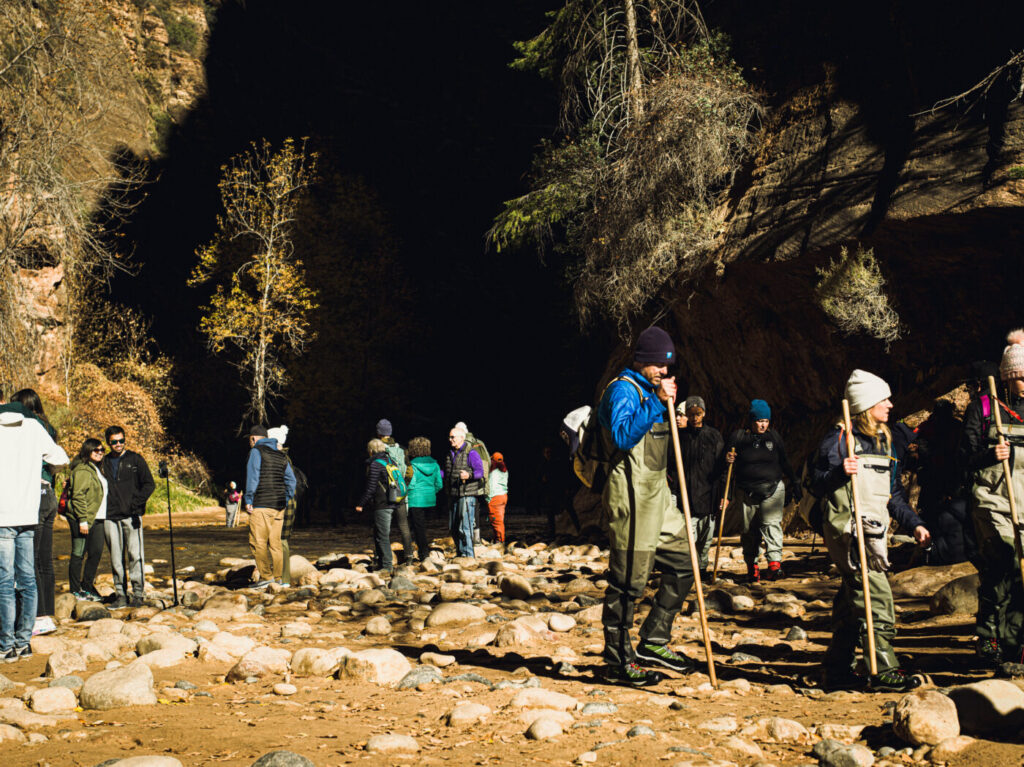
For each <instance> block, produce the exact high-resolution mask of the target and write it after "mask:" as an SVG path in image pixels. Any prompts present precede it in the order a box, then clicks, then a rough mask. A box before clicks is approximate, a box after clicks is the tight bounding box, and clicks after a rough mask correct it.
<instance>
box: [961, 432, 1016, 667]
mask: <svg viewBox="0 0 1024 767" xmlns="http://www.w3.org/2000/svg"><path fill="white" fill-rule="evenodd" d="M1003 428H1004V429H1005V431H1006V433H1007V437H1008V439H1009V442H1010V472H1011V478H1012V481H1013V489H1014V493H1015V496H1016V498H1017V505H1018V508H1019V507H1020V503H1021V500H1022V499H1024V424H1005V423H1004V424H1003ZM988 437H989V444H990V445H992V446H995V445H996V444H998V442H999V435H998V434H997V433H996V427H995V425H994V424H993V425H992V426H991V427H989V434H988ZM972 494H973V507H972V512H973V517H974V529H975V532H976V534H977V540H978V557H977V560H976V561H975V564H976V565H978V577H979V584H978V618H977V628H976V631H977V634H978V637H979V638H980V639H982V640H987V639H995V640H996V641H997V642H998V643H999V647H1001V648H1003V650H1004V659H1005V660H1013V661H1016V662H1020V659H1021V650H1022V645H1024V641H1022V640H1024V636H1022V634H1021V631H1022V628H1024V590H1022V588H1021V578H1020V565H1019V563H1018V561H1017V554H1016V552H1015V551H1014V547H1013V522H1012V520H1011V517H1010V496H1009V493H1008V492H1007V487H1006V479H1005V478H1004V476H1003V465H1002V463H996V464H993V465H992V466H986V467H985V468H984V469H981V470H979V471H978V472H976V473H975V475H974V488H973V492H972Z"/></svg>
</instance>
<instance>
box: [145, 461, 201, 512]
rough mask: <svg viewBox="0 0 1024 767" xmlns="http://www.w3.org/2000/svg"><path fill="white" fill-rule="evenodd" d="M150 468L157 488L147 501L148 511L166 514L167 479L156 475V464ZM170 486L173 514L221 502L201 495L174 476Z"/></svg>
mask: <svg viewBox="0 0 1024 767" xmlns="http://www.w3.org/2000/svg"><path fill="white" fill-rule="evenodd" d="M149 468H150V470H151V471H152V472H153V479H154V480H155V481H156V490H154V491H153V494H152V495H151V496H149V500H148V501H146V513H147V514H166V513H167V480H166V479H160V478H159V477H157V476H156V466H150V467H149ZM172 472H173V468H172ZM170 488H171V513H172V514H177V513H178V512H179V511H196V510H197V509H201V508H204V507H206V506H217V505H218V504H219V501H217V499H216V498H208V497H207V496H204V495H200V494H199V493H196V492H194V491H192V490H190V489H189V488H187V487H186V486H185V485H183V484H181V483H180V482H177V481H175V480H174V479H173V478H172V479H171V482H170Z"/></svg>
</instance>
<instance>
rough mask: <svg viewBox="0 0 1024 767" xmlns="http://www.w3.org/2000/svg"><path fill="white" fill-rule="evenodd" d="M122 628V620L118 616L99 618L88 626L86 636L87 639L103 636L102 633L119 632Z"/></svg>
mask: <svg viewBox="0 0 1024 767" xmlns="http://www.w3.org/2000/svg"><path fill="white" fill-rule="evenodd" d="M123 628H124V621H123V620H120V619H118V618H101V619H100V620H98V621H96V622H95V623H93V624H92V625H91V626H90V627H89V631H88V632H87V633H86V636H87V637H88V638H89V639H95V638H96V637H99V636H103V635H104V634H119V633H121V629H123Z"/></svg>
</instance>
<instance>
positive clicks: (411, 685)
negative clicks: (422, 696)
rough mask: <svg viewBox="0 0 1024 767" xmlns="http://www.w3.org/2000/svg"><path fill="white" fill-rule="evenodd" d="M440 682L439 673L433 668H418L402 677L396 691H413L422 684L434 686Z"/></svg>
mask: <svg viewBox="0 0 1024 767" xmlns="http://www.w3.org/2000/svg"><path fill="white" fill-rule="evenodd" d="M441 680H442V677H441V672H440V671H438V670H437V669H436V668H435V667H434V666H419V667H417V668H414V669H413V670H412V671H410V672H409V673H408V674H406V675H405V676H403V677H402V679H401V680H400V681H399V682H398V689H399V690H414V689H416V688H417V687H419V686H420V685H422V684H436V683H438V682H440V681H441Z"/></svg>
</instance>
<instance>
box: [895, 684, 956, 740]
mask: <svg viewBox="0 0 1024 767" xmlns="http://www.w3.org/2000/svg"><path fill="white" fill-rule="evenodd" d="M892 729H893V731H894V732H895V733H896V734H897V735H898V736H899V737H901V738H902V739H903V740H905V741H907V742H908V743H912V744H913V745H915V746H924V745H928V746H934V745H935V744H937V743H939V742H941V741H943V740H945V739H946V738H955V737H956V736H957V735H959V734H960V719H959V718H958V717H957V713H956V705H955V704H954V703H953V701H952V700H950V699H949V698H948V697H946V696H945V695H943V694H942V693H941V692H936V691H935V690H917V691H915V692H912V693H910V694H909V695H904V696H903V697H902V698H900V701H899V703H897V704H896V709H895V710H894V711H893V714H892Z"/></svg>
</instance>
